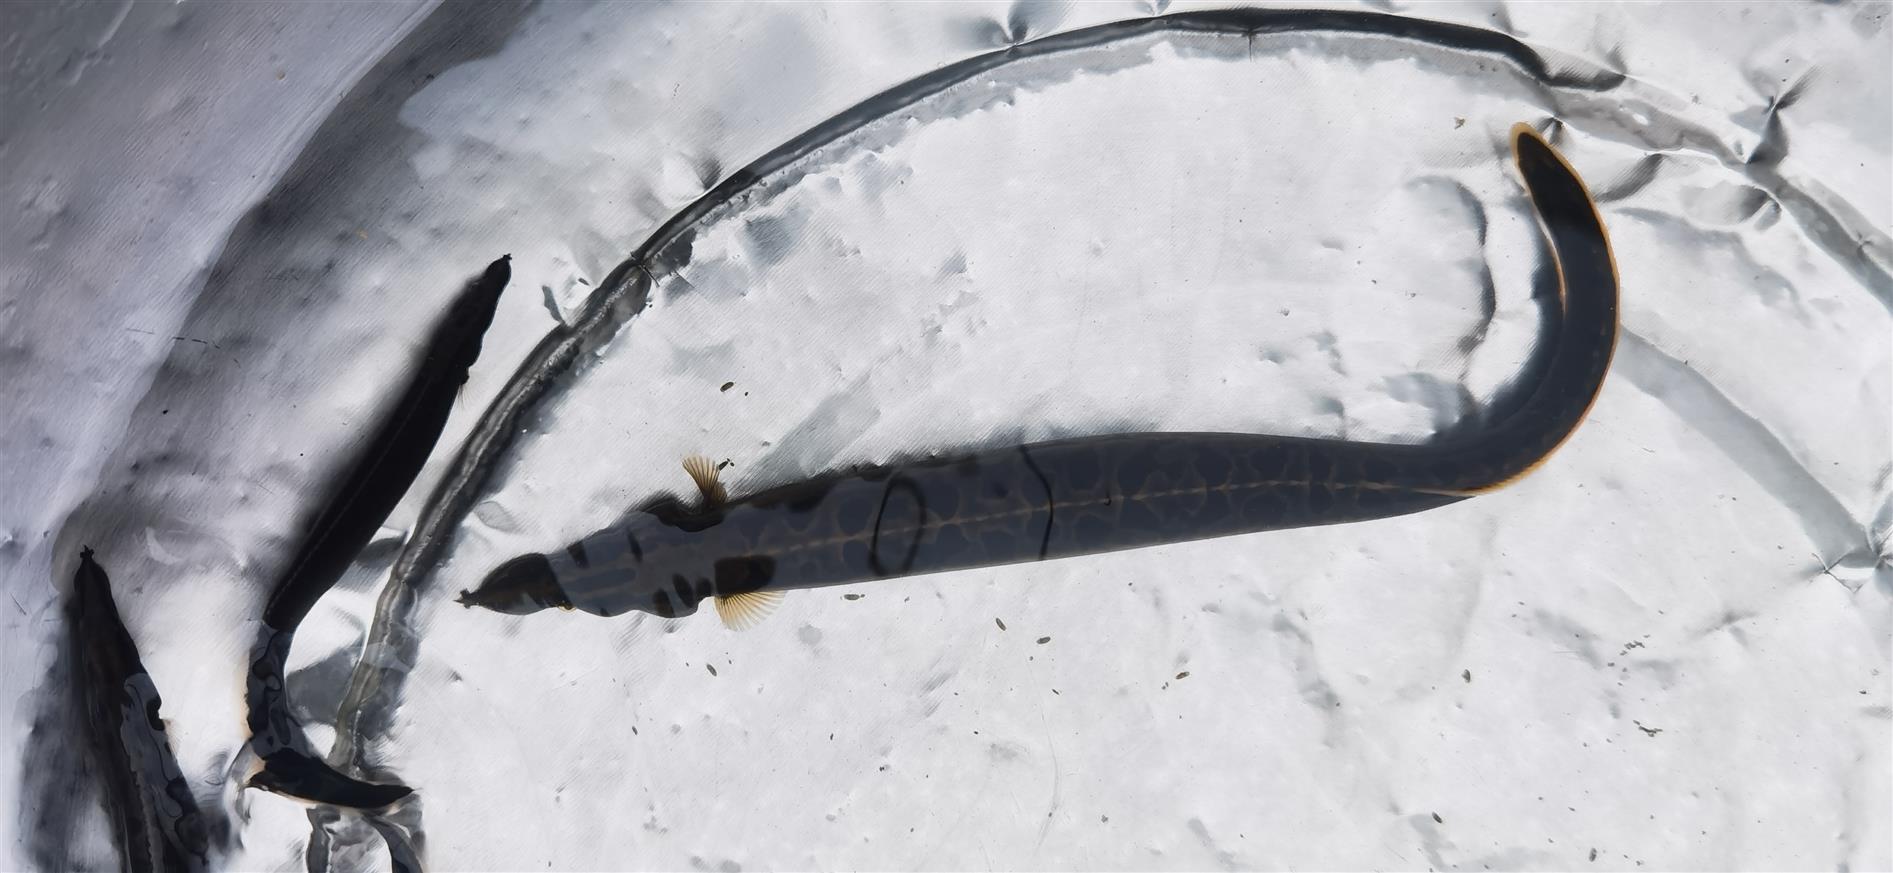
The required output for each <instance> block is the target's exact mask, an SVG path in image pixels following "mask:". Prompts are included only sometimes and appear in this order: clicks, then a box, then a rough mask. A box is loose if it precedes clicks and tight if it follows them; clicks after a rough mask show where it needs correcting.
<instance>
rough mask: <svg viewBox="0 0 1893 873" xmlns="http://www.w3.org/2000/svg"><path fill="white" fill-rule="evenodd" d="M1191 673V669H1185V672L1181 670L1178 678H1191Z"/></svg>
mask: <svg viewBox="0 0 1893 873" xmlns="http://www.w3.org/2000/svg"><path fill="white" fill-rule="evenodd" d="M1189 675H1190V671H1188V670H1185V671H1183V672H1181V673H1178V674H1177V678H1178V679H1187V678H1189Z"/></svg>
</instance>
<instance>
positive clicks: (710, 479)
mask: <svg viewBox="0 0 1893 873" xmlns="http://www.w3.org/2000/svg"><path fill="white" fill-rule="evenodd" d="M684 472H686V473H689V474H690V481H692V482H695V483H697V490H698V491H699V492H701V493H702V494H703V500H704V502H705V503H707V504H709V505H710V506H722V505H723V504H724V503H725V502H726V501H728V500H729V499H730V495H729V492H728V491H725V490H723V481H722V478H721V477H720V476H718V475H717V471H716V462H715V461H712V460H710V459H709V458H706V457H704V456H702V455H691V456H690V457H688V458H685V459H684Z"/></svg>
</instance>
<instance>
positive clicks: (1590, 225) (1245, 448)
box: [460, 124, 1618, 642]
mask: <svg viewBox="0 0 1893 873" xmlns="http://www.w3.org/2000/svg"><path fill="white" fill-rule="evenodd" d="M1512 149H1513V155H1514V157H1515V159H1516V162H1517V166H1518V169H1519V172H1520V175H1521V176H1522V177H1523V179H1524V182H1525V187H1526V189H1527V191H1528V192H1529V193H1530V195H1531V202H1532V205H1533V207H1534V208H1535V210H1536V211H1537V213H1538V218H1539V221H1540V223H1541V226H1542V229H1543V231H1544V233H1545V236H1546V237H1547V238H1548V239H1549V241H1550V243H1551V247H1552V254H1553V258H1552V260H1553V262H1554V265H1555V268H1556V271H1557V274H1556V278H1557V287H1558V292H1559V303H1560V307H1559V308H1560V313H1559V316H1560V319H1559V320H1560V326H1559V328H1558V329H1557V332H1556V334H1555V335H1554V337H1553V338H1552V342H1551V343H1550V347H1551V349H1550V351H1551V355H1550V359H1549V363H1548V364H1547V365H1546V366H1545V367H1544V368H1543V370H1542V371H1541V373H1542V375H1541V376H1540V377H1539V378H1538V379H1537V380H1536V381H1535V383H1533V384H1531V385H1530V386H1529V388H1530V391H1529V393H1528V394H1527V395H1526V396H1525V399H1524V401H1523V403H1522V404H1521V405H1520V406H1518V407H1517V409H1516V410H1515V411H1513V412H1512V413H1511V414H1510V415H1509V416H1506V417H1505V418H1503V419H1502V420H1500V421H1499V422H1498V423H1497V424H1496V425H1493V426H1491V427H1487V428H1484V429H1483V430H1481V431H1479V432H1476V433H1470V434H1459V435H1454V436H1450V437H1448V438H1444V439H1440V440H1437V441H1435V442H1432V443H1427V444H1423V445H1409V444H1389V443H1365V442H1349V441H1344V440H1331V439H1303V438H1296V437H1281V436H1270V435H1265V434H1242V433H1131V434H1114V435H1110V436H1100V437H1088V438H1082V439H1068V440H1058V441H1053V442H1043V443H1034V444H1030V445H1024V446H1018V447H1015V448H1009V449H1000V450H995V451H987V452H982V453H979V454H975V455H970V456H962V457H951V458H939V459H930V460H925V461H921V462H918V463H911V464H905V465H897V466H890V467H882V468H877V469H872V470H868V471H863V472H855V473H848V474H840V475H830V476H824V477H821V478H818V479H814V480H810V481H806V482H800V483H796V484H792V485H787V486H783V487H780V488H774V489H770V490H768V491H764V492H762V493H759V494H754V495H751V496H748V497H745V498H742V499H740V500H737V501H734V502H729V501H727V500H726V499H725V498H724V496H723V486H722V485H721V484H719V483H718V482H717V481H716V470H715V468H714V467H713V466H710V465H707V463H706V462H703V461H702V460H701V459H699V458H693V459H690V460H689V461H686V462H685V467H686V469H687V470H689V472H690V474H691V476H692V477H693V478H694V479H696V481H697V485H698V489H699V490H700V491H701V492H702V495H703V498H704V499H703V502H702V505H701V507H700V508H698V509H695V510H685V509H683V508H682V507H680V506H679V505H677V504H676V503H675V502H671V503H660V504H654V505H653V506H652V507H651V508H650V509H649V510H648V511H637V512H633V513H631V514H630V516H629V517H628V519H627V520H626V521H624V522H623V523H621V524H618V525H615V526H613V527H610V528H606V529H605V530H602V531H599V532H597V533H595V534H592V535H591V536H589V537H586V538H584V539H582V540H579V541H578V542H575V543H573V544H572V545H570V546H569V547H567V548H565V549H563V550H561V551H558V552H554V553H551V554H534V555H525V556H523V557H519V558H515V559H513V560H511V561H508V562H506V563H505V564H502V565H501V566H500V567H499V568H498V569H496V570H494V571H493V572H492V573H491V574H490V575H489V576H487V578H486V579H485V580H484V581H483V582H482V583H481V585H480V587H479V588H478V589H477V590H474V591H471V592H463V593H462V594H461V597H460V602H462V603H464V604H468V605H474V606H483V607H486V608H488V609H493V610H497V611H500V612H507V613H513V614H523V613H530V612H535V611H538V610H540V609H544V608H546V607H562V608H568V609H580V610H583V611H585V612H590V613H593V614H595V615H605V616H611V615H621V614H623V613H625V612H628V611H630V610H640V611H644V612H649V613H652V614H655V615H660V616H665V617H675V616H680V615H688V614H690V613H693V612H695V611H696V609H697V605H698V603H700V602H702V601H704V600H707V599H714V600H715V602H716V604H717V608H718V612H719V613H721V615H722V616H723V619H724V621H725V622H726V623H728V624H730V625H731V626H732V627H739V628H740V627H744V626H747V625H750V624H753V623H754V622H755V621H757V620H759V618H760V617H761V616H762V615H766V614H767V613H768V612H769V611H770V610H772V609H773V608H774V607H775V605H776V603H777V602H778V600H779V598H780V597H781V592H782V591H784V590H787V589H799V588H814V587H819V586H826V585H840V584H847V583H852V582H861V581H867V580H872V579H886V578H891V577H897V576H909V575H916V574H921V573H936V572H941V571H946V570H959V569H969V568H975V567H989V566H994V565H999V564H1009V563H1016V562H1022V561H1036V560H1045V559H1049V558H1061V557H1068V556H1074V555H1087V554H1096V553H1100V552H1110V551H1116V550H1120V549H1132V548H1140V547H1144V546H1153V545H1159V544H1164V543H1174V542H1183V541H1188V540H1198V539H1206V538H1210V537H1221V536H1230V535H1236V534H1246V533H1254V532H1257V531H1267V530H1280V529H1285V528H1295V527H1308V526H1313V525H1326V524H1340V523H1345V522H1352V521H1365V520H1369V519H1376V518H1387V517H1390V516H1397V515H1405V514H1408V513H1413V512H1420V511H1423V510H1427V509H1432V508H1435V507H1439V506H1445V505H1447V504H1449V503H1456V502H1458V501H1460V500H1464V499H1466V498H1468V497H1472V496H1474V495H1478V494H1483V493H1486V492H1488V491H1492V490H1495V489H1498V488H1501V487H1504V486H1505V485H1508V484H1511V483H1512V482H1515V481H1517V480H1518V479H1520V478H1521V477H1523V476H1525V475H1526V474H1528V473H1530V472H1531V471H1532V470H1533V469H1536V468H1537V467H1538V465H1539V464H1542V463H1543V462H1544V461H1545V459H1546V458H1548V457H1550V456H1551V454H1552V452H1554V451H1555V450H1556V449H1557V448H1558V446H1559V445H1561V444H1562V443H1563V442H1564V441H1565V440H1566V439H1567V438H1569V437H1570V436H1571V434H1572V433H1573V432H1574V431H1575V430H1576V429H1577V427H1578V425H1579V424H1580V423H1581V422H1582V421H1583V420H1584V417H1585V414H1586V413H1587V412H1588V411H1589V409H1590V407H1591V404H1592V402H1593V401H1595V399H1596V398H1597V395H1598V392H1599V391H1600V390H1601V389H1602V387H1603V383H1604V375H1605V373H1606V371H1608V369H1609V367H1610V359H1611V355H1612V352H1613V350H1614V349H1615V347H1616V341H1617V295H1618V283H1617V275H1616V265H1615V263H1614V262H1613V261H1612V258H1611V254H1610V243H1609V240H1608V237H1607V236H1606V234H1605V230H1604V225H1603V220H1602V219H1601V218H1600V217H1599V215H1598V212H1597V209H1596V207H1595V206H1594V205H1593V204H1592V202H1591V198H1590V195H1589V193H1588V192H1587V191H1586V190H1585V187H1584V183H1583V181H1582V180H1580V179H1579V178H1578V175H1577V173H1576V171H1574V170H1572V169H1571V167H1570V165H1569V164H1567V163H1565V161H1564V159H1563V158H1562V157H1561V156H1559V155H1558V153H1557V152H1556V151H1555V150H1554V149H1553V148H1552V147H1551V145H1550V144H1549V143H1547V142H1546V141H1545V140H1544V139H1543V138H1541V137H1540V136H1539V135H1538V134H1537V132H1535V131H1533V130H1532V129H1531V128H1529V127H1527V126H1525V125H1522V124H1521V125H1517V126H1515V127H1514V128H1513V131H1512ZM1040 642H1044V640H1041V641H1040Z"/></svg>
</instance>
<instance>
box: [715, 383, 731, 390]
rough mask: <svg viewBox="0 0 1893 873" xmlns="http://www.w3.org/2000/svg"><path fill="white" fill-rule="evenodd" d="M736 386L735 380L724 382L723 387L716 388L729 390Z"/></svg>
mask: <svg viewBox="0 0 1893 873" xmlns="http://www.w3.org/2000/svg"><path fill="white" fill-rule="evenodd" d="M735 387H736V383H735V382H725V383H723V387H721V388H718V389H716V390H718V391H728V390H730V389H731V388H735Z"/></svg>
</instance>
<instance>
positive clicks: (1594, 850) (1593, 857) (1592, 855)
mask: <svg viewBox="0 0 1893 873" xmlns="http://www.w3.org/2000/svg"><path fill="white" fill-rule="evenodd" d="M1591 860H1593V861H1595V860H1597V850H1596V849H1592V850H1591Z"/></svg>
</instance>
